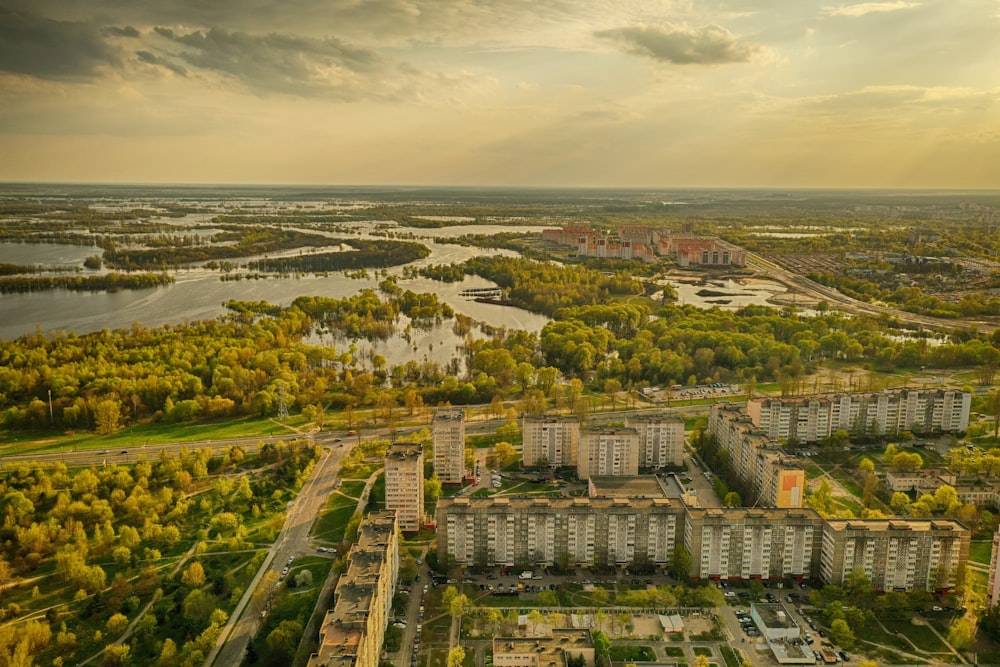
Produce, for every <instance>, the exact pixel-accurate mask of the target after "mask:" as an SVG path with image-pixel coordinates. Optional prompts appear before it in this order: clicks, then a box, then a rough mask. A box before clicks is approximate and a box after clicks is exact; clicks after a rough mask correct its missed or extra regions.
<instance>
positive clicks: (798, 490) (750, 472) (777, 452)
mask: <svg viewBox="0 0 1000 667" xmlns="http://www.w3.org/2000/svg"><path fill="white" fill-rule="evenodd" d="M708 429H709V432H710V433H711V434H712V435H713V436H715V439H716V442H717V443H718V445H719V447H720V448H721V449H723V450H725V451H727V452H728V453H729V467H730V469H731V470H732V471H733V472H734V473H735V474H736V476H737V477H739V478H740V479H741V480H742V481H743V483H744V484H745V485H746V486H747V488H748V490H749V492H750V494H751V497H750V498H744V500H746V501H748V502H749V503H750V504H753V505H760V506H771V507H782V508H795V507H802V504H803V502H804V498H805V471H804V470H802V468H801V466H799V464H798V463H797V462H796V461H795V460H794V459H791V458H788V457H786V456H785V455H784V453H783V450H782V449H781V447H780V446H779V444H778V443H777V442H776V441H774V440H772V439H771V438H769V437H768V436H767V434H766V433H765V432H764V431H763V430H762V429H761V428H759V427H758V426H756V425H755V424H754V423H753V420H752V419H751V418H750V416H749V415H748V414H747V413H746V411H744V410H743V409H742V408H741V407H739V406H738V405H736V404H734V403H716V404H715V405H713V406H712V407H711V408H710V409H709V413H708Z"/></svg>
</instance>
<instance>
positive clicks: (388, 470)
mask: <svg viewBox="0 0 1000 667" xmlns="http://www.w3.org/2000/svg"><path fill="white" fill-rule="evenodd" d="M385 508H386V509H387V510H395V512H396V517H397V518H398V520H399V529H400V530H401V531H402V532H404V533H415V532H418V531H419V530H420V524H421V523H422V522H423V519H424V453H423V450H422V449H421V448H420V446H419V445H393V446H391V447H389V449H388V451H386V453H385Z"/></svg>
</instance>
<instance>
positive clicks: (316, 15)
mask: <svg viewBox="0 0 1000 667" xmlns="http://www.w3.org/2000/svg"><path fill="white" fill-rule="evenodd" d="M997 34H1000V0H958V1H950V2H949V1H947V0H885V1H877V2H849V1H838V0H832V1H824V2H817V1H815V0H743V1H739V2H737V1H735V0H733V1H725V0H716V1H708V2H695V1H694V0H642V1H639V0H617V1H614V2H612V1H610V0H551V1H548V2H532V1H529V0H507V1H505V2H501V1H499V0H322V1H321V0H294V1H293V2H278V1H277V0H252V1H251V2H236V1H234V0H217V1H214V2H210V3H192V2H190V1H188V0H157V1H155V2H154V1H153V0H132V1H130V2H128V3H122V2H120V0H0V155H3V156H4V158H5V159H3V160H0V181H42V182H45V181H48V182H87V183H100V182H108V183H112V182H118V183H192V184H198V183H205V184H214V183H221V184H225V183H232V184H239V183H246V184H258V183H259V184H278V185H280V184H317V185H319V184H346V185H380V184H397V185H416V186H433V185H457V186H512V187H517V186H541V187H612V188H613V187H648V188H667V187H678V188H684V187H761V188H781V187H787V188H858V187H862V188H960V189H962V188H968V189H974V188H985V189H996V188H1000V170H998V169H997V165H998V164H1000V68H998V67H997V65H996V63H998V62H1000V41H998V40H997V39H996V35H997Z"/></svg>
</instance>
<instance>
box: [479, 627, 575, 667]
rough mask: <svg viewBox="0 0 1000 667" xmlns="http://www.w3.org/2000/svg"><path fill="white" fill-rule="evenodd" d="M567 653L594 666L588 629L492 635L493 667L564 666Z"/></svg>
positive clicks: (567, 656)
mask: <svg viewBox="0 0 1000 667" xmlns="http://www.w3.org/2000/svg"><path fill="white" fill-rule="evenodd" d="M569 657H574V658H581V657H582V658H583V662H584V665H585V667H594V639H593V637H592V636H591V634H590V630H587V629H583V630H574V629H563V628H553V629H552V634H551V635H549V636H546V637H494V638H493V664H494V665H495V667H553V666H554V665H555V666H558V667H565V666H566V664H568V663H567V658H569Z"/></svg>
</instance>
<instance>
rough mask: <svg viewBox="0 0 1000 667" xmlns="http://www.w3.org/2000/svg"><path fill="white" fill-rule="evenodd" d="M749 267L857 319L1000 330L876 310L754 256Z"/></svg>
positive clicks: (996, 322) (988, 321)
mask: <svg viewBox="0 0 1000 667" xmlns="http://www.w3.org/2000/svg"><path fill="white" fill-rule="evenodd" d="M747 266H749V267H750V268H752V269H755V270H756V271H759V272H760V273H762V274H763V275H764V276H765V277H767V278H771V279H772V280H776V281H778V282H780V283H782V284H784V285H786V286H788V287H789V288H790V289H793V290H795V291H797V292H799V293H800V294H804V295H805V296H807V297H812V298H815V299H816V300H821V299H822V300H825V301H826V302H827V303H829V304H830V307H831V308H837V309H839V310H843V311H845V312H847V313H852V314H855V315H871V316H873V317H880V316H888V317H892V318H895V319H897V320H899V321H900V322H902V323H904V324H909V325H911V326H913V327H916V328H919V327H923V328H926V329H933V330H935V331H951V330H953V329H958V328H962V327H975V328H976V329H978V330H979V331H980V332H981V333H987V334H989V333H992V332H994V331H996V330H997V328H998V327H1000V318H990V317H980V318H971V317H960V318H956V319H946V318H941V317H931V316H930V315H917V314H916V313H908V312H906V311H904V310H897V309H895V308H887V307H885V306H876V305H874V304H870V303H865V302H864V301H858V300H857V299H854V298H851V297H849V296H847V295H846V294H843V293H842V292H839V291H837V290H836V289H834V288H832V287H827V286H825V285H820V284H819V283H817V282H816V281H814V280H811V279H809V278H807V277H805V276H803V275H801V274H798V273H795V272H793V271H789V270H787V269H785V268H782V267H781V266H780V265H779V264H776V263H775V262H772V261H771V260H769V259H765V258H763V257H761V256H760V255H756V254H754V253H751V252H748V253H747Z"/></svg>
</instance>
